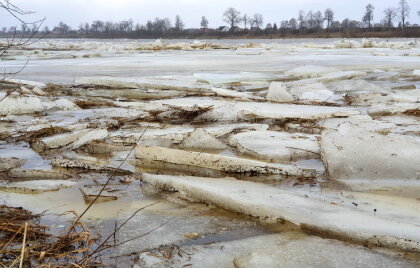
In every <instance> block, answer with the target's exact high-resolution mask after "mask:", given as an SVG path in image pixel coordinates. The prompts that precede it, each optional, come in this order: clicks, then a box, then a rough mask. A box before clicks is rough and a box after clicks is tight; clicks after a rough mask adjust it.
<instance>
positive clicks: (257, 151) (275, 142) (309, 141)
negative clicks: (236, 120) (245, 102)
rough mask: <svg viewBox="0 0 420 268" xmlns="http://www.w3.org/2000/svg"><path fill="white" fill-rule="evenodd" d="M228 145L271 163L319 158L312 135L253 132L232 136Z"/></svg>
mask: <svg viewBox="0 0 420 268" xmlns="http://www.w3.org/2000/svg"><path fill="white" fill-rule="evenodd" d="M229 144H230V145H232V146H235V147H237V148H238V150H239V151H240V152H241V153H245V154H247V155H250V156H253V157H255V158H257V159H262V160H268V161H271V162H284V161H293V160H298V159H308V158H319V155H320V151H319V146H318V141H317V139H316V136H314V135H303V134H292V133H285V132H277V131H253V132H244V133H239V134H236V135H233V136H232V137H230V138H229Z"/></svg>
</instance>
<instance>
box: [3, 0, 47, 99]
mask: <svg viewBox="0 0 420 268" xmlns="http://www.w3.org/2000/svg"><path fill="white" fill-rule="evenodd" d="M1 12H5V13H9V14H10V15H11V16H12V17H13V18H15V20H16V21H17V22H18V23H19V24H21V29H25V32H26V29H31V30H30V31H29V35H25V32H23V33H22V35H21V36H20V37H18V36H17V26H14V27H10V29H9V31H10V32H11V33H13V37H12V38H11V39H7V41H6V42H4V43H0V58H1V57H2V56H4V55H5V54H6V53H7V51H8V50H10V49H12V48H16V47H19V48H22V47H25V46H28V45H30V44H32V43H34V42H36V41H38V40H39V39H40V38H42V37H44V36H41V37H40V38H35V36H36V34H37V33H38V31H39V29H40V28H41V26H42V24H43V23H44V21H45V18H43V19H41V20H37V21H32V22H28V21H26V20H25V16H26V15H29V14H33V13H34V12H31V11H25V10H22V9H20V8H19V7H18V6H16V5H14V4H13V3H12V2H11V1H10V0H0V13H1ZM27 63H28V61H27V62H26V63H25V64H24V65H23V67H21V68H20V69H19V70H17V71H16V70H13V69H11V70H6V69H5V70H4V71H3V73H2V77H0V81H4V80H7V79H10V78H12V77H14V76H15V75H17V74H18V73H19V72H21V71H22V70H23V69H24V68H25V67H26V65H27ZM7 96H8V95H6V96H5V97H4V98H3V99H5V98H6V97H7Z"/></svg>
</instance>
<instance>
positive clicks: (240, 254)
mask: <svg viewBox="0 0 420 268" xmlns="http://www.w3.org/2000/svg"><path fill="white" fill-rule="evenodd" d="M165 252H166V251H165V250H159V249H157V250H154V251H152V252H147V253H142V254H140V256H139V263H138V265H139V266H134V267H135V268H138V267H153V264H155V265H161V267H173V268H181V267H185V266H187V265H188V266H189V267H192V268H198V267H200V268H215V267H226V268H234V267H235V268H239V267H241V268H245V267H248V268H251V267H257V268H259V267H270V268H275V267H279V268H280V267H296V268H297V267H314V268H337V267H340V268H365V267H370V268H374V267H404V268H409V267H415V264H414V263H411V262H409V261H407V260H405V259H403V258H394V257H392V256H387V255H386V254H380V253H377V252H374V251H372V250H369V249H367V248H364V247H361V246H355V245H351V244H345V243H343V242H340V241H337V240H331V239H321V238H318V237H305V236H303V235H300V234H297V233H290V232H289V233H281V234H273V235H261V236H255V237H250V238H245V239H239V240H233V241H227V242H218V243H209V244H205V245H193V246H183V247H181V248H180V249H178V250H177V249H175V250H174V254H172V256H171V257H170V258H165V257H164V256H167V255H165ZM178 252H179V253H180V254H177V253H178ZM182 252H189V254H188V255H187V254H182ZM308 252H310V254H308Z"/></svg>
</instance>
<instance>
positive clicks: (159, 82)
mask: <svg viewBox="0 0 420 268" xmlns="http://www.w3.org/2000/svg"><path fill="white" fill-rule="evenodd" d="M75 83H76V84H87V85H97V86H107V87H111V88H133V89H135V88H141V89H158V90H163V89H165V90H177V91H187V92H196V93H203V92H207V93H210V92H212V86H211V85H209V84H201V83H197V82H196V78H195V77H190V76H185V77H183V76H156V77H144V78H135V77H134V78H133V77H110V76H98V77H84V78H79V79H76V80H75Z"/></svg>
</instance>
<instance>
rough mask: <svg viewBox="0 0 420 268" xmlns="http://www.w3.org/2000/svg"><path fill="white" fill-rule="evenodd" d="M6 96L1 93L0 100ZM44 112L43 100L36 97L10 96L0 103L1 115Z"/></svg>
mask: <svg viewBox="0 0 420 268" xmlns="http://www.w3.org/2000/svg"><path fill="white" fill-rule="evenodd" d="M4 96H5V94H2V93H0V99H3V98H4ZM44 110H45V107H44V104H43V103H42V101H41V99H40V98H39V97H35V96H8V97H6V98H5V99H3V100H2V102H1V103H0V115H11V114H30V113H36V112H41V111H44Z"/></svg>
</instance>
